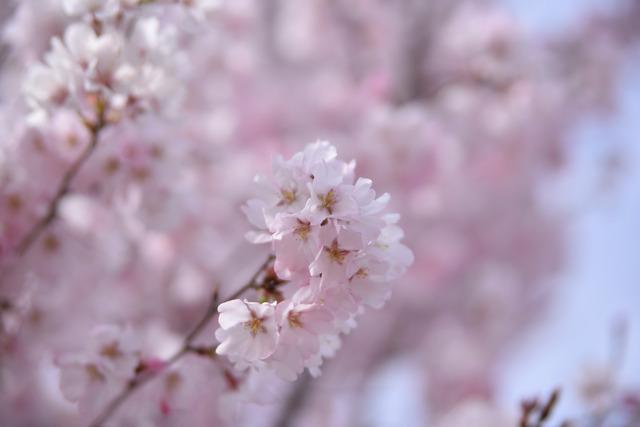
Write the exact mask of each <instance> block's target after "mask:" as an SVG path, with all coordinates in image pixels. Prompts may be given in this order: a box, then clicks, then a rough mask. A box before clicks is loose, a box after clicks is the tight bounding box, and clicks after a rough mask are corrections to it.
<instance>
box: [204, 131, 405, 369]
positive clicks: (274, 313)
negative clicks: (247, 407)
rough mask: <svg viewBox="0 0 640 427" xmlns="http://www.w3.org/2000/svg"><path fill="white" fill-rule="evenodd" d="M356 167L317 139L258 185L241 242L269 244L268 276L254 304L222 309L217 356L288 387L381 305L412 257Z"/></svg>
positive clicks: (393, 218) (382, 199)
mask: <svg viewBox="0 0 640 427" xmlns="http://www.w3.org/2000/svg"><path fill="white" fill-rule="evenodd" d="M354 168H355V162H350V163H345V162H343V161H341V160H339V159H338V158H337V153H336V149H335V147H334V146H332V145H330V144H329V143H327V142H317V143H314V144H310V145H308V146H307V147H306V148H305V149H304V151H302V152H299V153H297V154H295V155H294V156H293V157H292V158H291V159H289V160H284V159H283V158H281V157H278V158H276V159H275V161H274V164H273V176H274V179H273V180H269V179H265V178H263V177H258V178H256V181H257V183H258V188H259V189H260V197H259V198H256V199H252V200H250V201H249V202H248V203H247V205H246V206H245V213H246V214H247V217H248V218H249V220H250V221H251V223H252V224H253V225H254V226H256V227H257V228H258V229H259V231H257V232H250V233H249V234H248V236H247V237H248V238H249V240H251V241H252V242H254V243H267V242H270V243H271V244H272V246H273V250H274V252H275V262H274V268H273V270H274V271H273V276H274V277H273V278H271V280H270V281H269V283H270V285H269V286H267V287H266V288H265V289H264V292H263V294H262V295H261V299H262V301H261V302H250V301H247V300H238V299H235V300H231V301H228V302H226V303H224V304H221V305H220V307H219V309H218V311H219V312H220V318H219V323H220V329H218V331H217V332H216V337H217V338H218V340H220V342H221V343H220V345H219V346H218V348H217V352H218V354H224V355H228V356H229V358H230V359H231V360H232V361H234V362H236V363H237V366H240V367H242V366H246V365H252V366H260V367H262V366H264V367H268V368H272V369H273V370H275V372H276V373H278V374H279V375H280V376H281V377H282V378H284V379H288V380H293V379H295V378H296V376H297V375H298V374H299V373H300V372H302V370H303V369H304V368H305V367H306V368H308V369H309V370H310V372H311V373H312V374H317V373H318V372H319V370H318V368H319V366H320V364H321V363H322V357H323V356H325V355H329V354H331V353H332V352H333V351H334V350H335V348H336V346H337V345H336V344H337V343H338V342H339V341H338V335H339V334H340V332H347V331H349V329H351V328H352V326H353V324H354V318H355V316H357V315H358V314H360V313H361V312H362V311H363V308H364V307H365V306H369V307H374V308H378V307H380V306H382V305H383V304H384V302H385V301H386V300H387V298H388V297H389V294H390V285H389V283H390V281H391V280H393V279H396V278H398V277H399V276H400V275H401V274H402V273H403V272H404V270H405V269H406V268H407V267H408V266H409V265H410V264H411V263H412V261H413V255H412V253H411V251H410V250H409V249H408V248H407V247H405V246H404V245H402V243H400V240H401V239H402V237H403V232H402V229H400V228H399V227H398V226H397V225H396V223H397V221H398V218H399V217H398V215H397V214H390V213H386V212H385V208H386V206H387V203H388V202H389V195H388V194H383V195H382V196H379V197H377V196H376V193H375V191H374V190H373V189H372V182H371V180H369V179H365V178H358V179H357V180H356V179H355V177H354Z"/></svg>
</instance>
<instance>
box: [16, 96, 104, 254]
mask: <svg viewBox="0 0 640 427" xmlns="http://www.w3.org/2000/svg"><path fill="white" fill-rule="evenodd" d="M99 105H101V104H99ZM97 117H98V118H97V121H96V123H91V124H90V123H87V124H86V125H87V127H88V128H89V130H90V131H91V139H90V141H89V144H88V145H87V146H86V147H85V149H84V150H83V151H82V153H81V154H80V156H78V158H77V159H76V160H75V161H74V162H73V163H72V164H71V167H69V169H68V170H67V171H66V172H65V174H64V176H63V177H62V180H61V181H60V184H59V185H58V189H57V190H56V192H55V194H54V196H53V198H52V199H51V201H50V202H49V206H48V207H47V212H46V213H45V215H44V216H43V217H42V218H40V220H38V222H36V223H35V225H34V226H33V227H32V228H31V230H30V231H29V232H28V233H27V234H26V235H25V236H24V237H23V239H22V240H21V241H20V243H19V244H18V246H17V249H16V250H17V253H18V255H19V256H22V255H24V254H25V253H26V252H27V251H28V250H29V248H31V246H32V245H33V244H34V243H35V241H36V240H38V237H40V235H41V234H42V233H43V232H44V231H45V230H46V229H47V227H48V226H49V225H51V223H52V222H53V221H54V220H55V219H56V217H57V216H58V208H59V206H60V202H61V201H62V199H63V198H64V196H66V195H67V194H68V193H69V191H70V189H71V183H72V182H73V180H74V179H75V177H76V176H77V175H78V172H80V169H81V168H82V166H83V165H84V164H85V162H86V161H87V159H88V158H89V157H90V156H91V154H92V153H93V151H94V150H95V149H96V146H97V145H98V141H99V139H100V132H101V131H102V129H104V127H105V125H106V123H105V120H104V108H103V107H101V106H100V107H98V114H97Z"/></svg>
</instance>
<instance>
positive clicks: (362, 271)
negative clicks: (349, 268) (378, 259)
mask: <svg viewBox="0 0 640 427" xmlns="http://www.w3.org/2000/svg"><path fill="white" fill-rule="evenodd" d="M368 276H369V272H368V271H367V269H366V268H364V267H360V268H359V269H358V271H356V272H355V274H354V275H353V276H351V277H350V278H349V281H352V280H353V279H366V278H367V277H368Z"/></svg>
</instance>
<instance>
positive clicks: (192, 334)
mask: <svg viewBox="0 0 640 427" xmlns="http://www.w3.org/2000/svg"><path fill="white" fill-rule="evenodd" d="M273 259H274V256H273V255H269V256H268V257H267V259H266V260H265V261H264V262H263V263H262V264H261V265H260V267H259V268H258V269H257V270H256V272H255V273H254V274H253V276H251V278H250V279H249V281H248V282H247V283H245V285H244V286H242V287H241V288H239V289H238V290H237V291H236V292H234V293H233V294H231V295H230V296H229V297H228V298H227V299H225V301H230V300H232V299H236V298H238V297H240V296H241V295H242V294H243V293H245V292H246V291H247V290H249V289H251V288H253V287H255V285H256V281H257V280H258V277H259V276H260V273H262V272H263V271H264V270H265V269H266V268H267V267H268V266H269V264H270V263H271V262H272V261H273ZM219 304H220V303H219V299H218V293H217V292H215V293H214V295H213V298H212V299H211V302H210V303H209V306H208V307H207V310H206V311H205V313H204V315H203V316H202V318H201V319H200V320H199V321H198V323H196V325H195V326H194V327H193V328H192V329H191V331H189V333H188V334H187V335H186V336H185V338H184V341H183V342H182V346H181V347H180V350H178V351H176V352H175V353H174V354H173V356H171V357H170V358H169V359H168V360H167V362H166V363H165V364H164V366H163V367H162V369H159V370H156V371H153V372H143V373H141V374H139V375H136V377H134V378H133V379H132V380H131V381H129V382H128V383H127V385H126V386H125V388H124V389H123V390H122V391H121V392H120V393H118V395H117V396H115V397H114V398H113V399H112V400H111V401H110V402H109V403H108V404H107V406H105V408H104V409H103V410H102V412H100V414H99V415H98V416H97V417H96V418H95V419H94V420H93V422H92V423H91V424H89V427H100V426H102V425H103V424H104V423H105V422H106V421H107V420H109V418H111V416H112V415H113V414H115V412H116V411H117V410H118V408H119V407H120V406H122V404H123V403H124V402H126V401H127V399H128V398H129V397H130V396H131V395H132V394H133V393H135V392H136V390H138V389H139V388H140V387H141V386H143V385H144V384H146V383H147V382H149V381H151V380H152V379H154V378H156V377H158V376H159V375H160V374H161V373H163V372H164V371H166V370H167V368H169V367H170V366H172V365H173V364H175V363H176V362H178V361H179V360H180V359H182V357H183V356H185V355H186V354H188V353H191V352H192V350H193V346H192V345H191V344H192V343H193V341H194V340H195V339H196V337H197V336H198V335H199V334H200V332H202V330H203V329H204V328H205V327H206V326H207V325H208V324H209V321H210V320H211V319H212V318H213V317H214V316H215V315H216V313H217V311H218V305H219Z"/></svg>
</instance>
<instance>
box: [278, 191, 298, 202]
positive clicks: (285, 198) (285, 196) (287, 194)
mask: <svg viewBox="0 0 640 427" xmlns="http://www.w3.org/2000/svg"><path fill="white" fill-rule="evenodd" d="M296 193H297V191H296V189H295V188H294V189H293V190H285V189H282V190H280V196H281V197H282V198H281V199H280V205H287V206H290V205H292V204H293V203H294V202H295V201H296V199H297V198H298V196H297V194H296Z"/></svg>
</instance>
